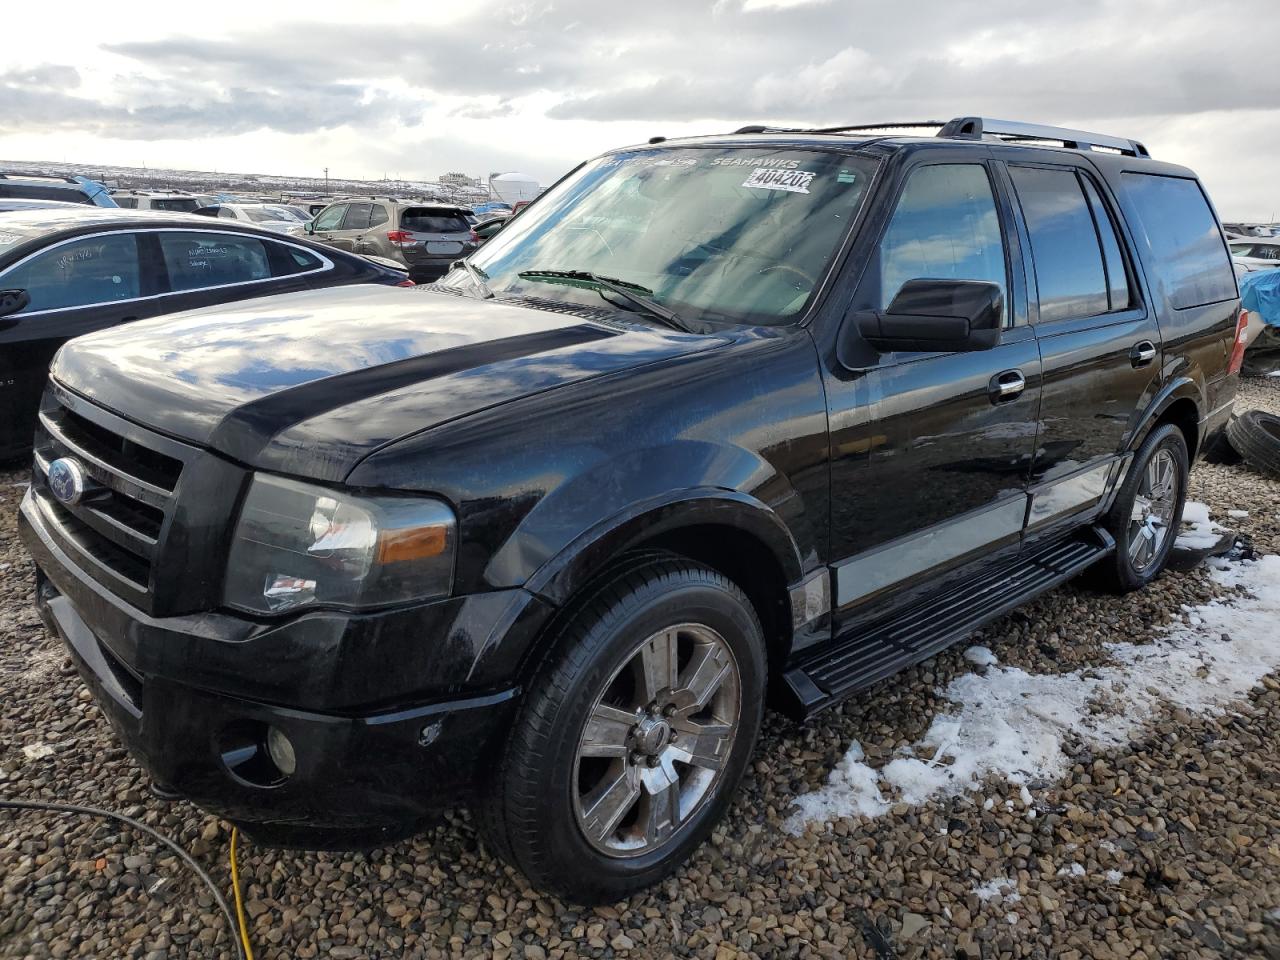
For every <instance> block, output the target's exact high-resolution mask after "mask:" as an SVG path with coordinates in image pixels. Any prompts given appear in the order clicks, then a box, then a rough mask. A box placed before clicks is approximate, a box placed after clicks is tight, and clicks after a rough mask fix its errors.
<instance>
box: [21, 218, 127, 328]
mask: <svg viewBox="0 0 1280 960" xmlns="http://www.w3.org/2000/svg"><path fill="white" fill-rule="evenodd" d="M0 287H6V288H7V287H16V288H18V289H20V290H26V291H27V294H28V295H29V296H30V297H31V304H30V305H29V306H28V307H26V308H25V309H24V310H23V313H30V312H33V311H35V310H58V309H65V308H68V307H83V306H88V305H90V304H95V303H114V302H116V301H118V300H132V299H133V298H135V297H137V296H140V289H141V274H140V271H139V269H138V241H137V235H136V234H132V233H115V234H104V235H102V236H97V237H83V238H81V239H79V240H74V241H72V242H71V243H64V244H62V245H61V246H58V247H54V248H53V249H52V250H47V251H45V252H44V253H39V254H36V255H35V256H34V257H32V258H31V259H30V260H27V261H26V262H24V263H20V264H18V266H16V267H14V268H13V269H12V270H9V271H7V272H6V273H5V274H4V275H3V276H0Z"/></svg>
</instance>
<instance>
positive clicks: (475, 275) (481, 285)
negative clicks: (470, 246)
mask: <svg viewBox="0 0 1280 960" xmlns="http://www.w3.org/2000/svg"><path fill="white" fill-rule="evenodd" d="M453 265H454V266H455V267H462V269H463V270H465V271H467V275H468V276H470V277H471V282H472V283H474V284H475V285H476V287H477V289H479V291H480V296H481V298H482V299H484V300H492V299H493V291H492V290H490V289H489V284H487V283H485V281H486V280H488V279H489V278H488V276H486V275H485V272H484V271H483V270H481V269H480V268H479V267H477V266H476V265H475V264H474V263H472V262H471V261H470V260H455V261H453Z"/></svg>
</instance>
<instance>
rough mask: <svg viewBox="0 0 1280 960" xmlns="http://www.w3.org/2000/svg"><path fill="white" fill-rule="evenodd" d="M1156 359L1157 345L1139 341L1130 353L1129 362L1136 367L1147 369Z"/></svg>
mask: <svg viewBox="0 0 1280 960" xmlns="http://www.w3.org/2000/svg"><path fill="white" fill-rule="evenodd" d="M1155 358H1156V345H1155V344H1154V343H1152V342H1151V341H1150V340H1139V341H1138V342H1137V343H1135V344H1134V345H1133V349H1132V350H1130V351H1129V362H1130V363H1132V364H1133V365H1134V366H1135V367H1145V366H1146V365H1147V364H1149V363H1150V362H1151V361H1152V360H1154V359H1155Z"/></svg>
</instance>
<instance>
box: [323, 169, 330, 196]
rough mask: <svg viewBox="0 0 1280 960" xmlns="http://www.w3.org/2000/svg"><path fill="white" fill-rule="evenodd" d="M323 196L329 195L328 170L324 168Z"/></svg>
mask: <svg viewBox="0 0 1280 960" xmlns="http://www.w3.org/2000/svg"><path fill="white" fill-rule="evenodd" d="M324 195H325V196H326V197H327V196H328V195H329V168H328V167H325V168H324Z"/></svg>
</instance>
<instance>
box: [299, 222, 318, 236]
mask: <svg viewBox="0 0 1280 960" xmlns="http://www.w3.org/2000/svg"><path fill="white" fill-rule="evenodd" d="M302 232H303V233H315V232H316V222H315V221H314V220H308V221H307V222H306V223H304V224H303V225H302Z"/></svg>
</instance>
